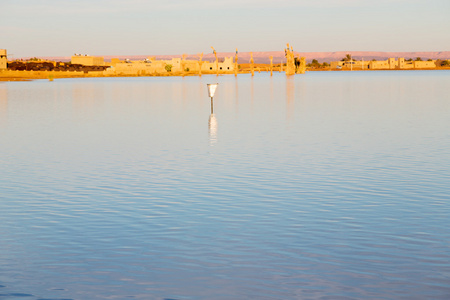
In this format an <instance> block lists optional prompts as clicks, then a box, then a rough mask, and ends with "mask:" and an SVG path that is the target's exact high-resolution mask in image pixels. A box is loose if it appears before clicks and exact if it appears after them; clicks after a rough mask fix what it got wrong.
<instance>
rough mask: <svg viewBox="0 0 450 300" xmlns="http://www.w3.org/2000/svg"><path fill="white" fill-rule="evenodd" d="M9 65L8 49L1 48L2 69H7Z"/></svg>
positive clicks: (0, 61)
mask: <svg viewBox="0 0 450 300" xmlns="http://www.w3.org/2000/svg"><path fill="white" fill-rule="evenodd" d="M7 65H8V59H7V57H6V49H0V70H6V68H7Z"/></svg>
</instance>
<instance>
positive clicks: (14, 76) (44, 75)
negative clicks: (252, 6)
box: [0, 67, 450, 82]
mask: <svg viewBox="0 0 450 300" xmlns="http://www.w3.org/2000/svg"><path fill="white" fill-rule="evenodd" d="M274 69H275V68H274ZM276 69H277V70H273V72H274V73H284V72H285V71H281V72H280V70H279V67H276ZM433 70H450V67H448V68H445V67H444V68H442V67H441V68H434V69H376V70H365V69H364V70H361V69H356V70H355V69H354V70H350V69H347V68H345V69H341V70H330V69H309V70H307V71H308V72H361V71H364V72H366V71H433ZM261 72H267V73H269V72H270V70H268V68H264V69H263V68H255V69H254V73H261ZM251 73H252V72H251V70H249V69H244V70H241V71H240V72H238V73H237V74H251ZM201 75H235V74H234V72H222V73H215V72H208V73H202V74H201ZM201 75H199V74H198V73H194V72H186V73H182V72H177V73H154V74H105V73H104V72H103V71H93V72H78V71H67V72H63V71H12V70H3V71H0V82H2V81H31V80H35V79H47V80H49V81H53V80H54V79H63V78H92V77H95V78H103V77H104V78H108V77H122V78H123V77H172V76H177V77H184V76H201Z"/></svg>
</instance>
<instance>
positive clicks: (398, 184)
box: [0, 71, 450, 300]
mask: <svg viewBox="0 0 450 300" xmlns="http://www.w3.org/2000/svg"><path fill="white" fill-rule="evenodd" d="M449 79H450V72H447V71H437V72H434V71H423V72H422V71H418V72H416V71H404V72H403V71H395V72H384V71H379V72H378V71H377V72H310V73H308V74H307V75H305V76H292V77H289V78H287V77H286V76H285V75H284V73H274V74H273V77H270V74H269V73H267V74H266V73H261V74H259V73H258V74H256V75H255V76H254V77H251V75H248V76H247V74H240V75H239V76H238V79H237V80H236V78H235V77H234V76H219V77H215V75H212V76H208V75H204V76H202V77H201V78H199V77H190V76H186V77H184V78H182V77H166V78H163V77H161V78H157V77H148V78H145V77H139V78H83V79H64V80H55V81H53V82H51V83H50V82H48V80H46V81H45V80H36V81H31V82H20V83H18V82H14V83H2V84H1V85H0V96H1V99H5V98H6V97H4V96H5V95H6V96H7V102H6V101H4V100H2V101H3V102H1V103H3V104H1V106H0V116H4V115H5V114H6V113H7V115H8V117H9V118H8V126H3V127H2V128H1V130H0V145H1V146H0V253H1V255H0V270H1V272H0V298H5V299H10V298H11V299H15V298H20V297H25V296H26V297H27V299H30V300H37V299H93V300H97V299H129V298H134V299H400V298H404V299H446V298H448V295H449V294H450V284H449V280H448V278H449V276H450V253H449V249H450V230H449V229H448V226H446V224H448V216H449V215H450V201H449V197H448V195H449V194H450V186H449V184H448V182H449V181H450V177H449V172H448V170H449V169H450V152H449V149H450V139H449V138H448V130H447V129H448V128H450V118H449V117H448V111H449V109H450V106H449V105H450V100H449V96H448V82H449ZM212 80H217V81H218V82H219V84H220V87H221V88H220V89H218V91H217V93H216V95H215V99H214V100H215V103H214V104H215V105H216V107H215V111H216V113H217V114H218V115H217V116H216V115H215V114H211V115H210V114H209V112H210V99H209V98H208V97H207V93H206V92H205V86H206V83H208V82H211V81H212ZM324 87H326V88H324ZM5 91H6V92H5ZM272 95H273V96H272ZM238 97H239V101H237V98H238ZM294 104H295V105H294ZM206 118H209V120H208V134H206ZM217 118H220V141H218V135H219V132H218V120H217ZM211 146H214V148H212V147H211Z"/></svg>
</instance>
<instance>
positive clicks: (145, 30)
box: [0, 0, 450, 57]
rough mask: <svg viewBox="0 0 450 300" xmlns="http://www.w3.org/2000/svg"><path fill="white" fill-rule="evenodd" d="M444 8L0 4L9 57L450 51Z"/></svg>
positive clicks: (173, 1)
mask: <svg viewBox="0 0 450 300" xmlns="http://www.w3.org/2000/svg"><path fill="white" fill-rule="evenodd" d="M449 13H450V1H449V0H428V1H425V0H423V1H419V0H390V1H388V0H370V1H369V0H341V1H339V0H335V1H332V0H308V1H306V0H296V1H293V0H292V1H291V0H285V1H269V0H259V1H256V0H244V1H239V0H228V1H222V0H208V1H207V0H193V1H189V0H166V1H145V0H127V1H124V0H65V1H62V0H0V30H1V32H0V48H6V49H7V50H8V52H9V53H12V54H14V57H24V56H70V55H72V54H73V53H75V52H77V53H88V54H91V55H151V54H152V55H157V54H181V53H189V54H195V53H199V52H205V53H209V52H210V50H211V49H210V46H214V47H215V48H216V50H217V51H218V52H233V51H234V49H235V48H236V47H237V48H239V51H241V52H245V51H277V50H278V51H279V50H282V49H283V47H284V46H285V44H286V43H287V42H289V43H291V44H292V45H293V46H294V50H296V51H301V52H315V51H320V52H322V51H449V50H450V17H449Z"/></svg>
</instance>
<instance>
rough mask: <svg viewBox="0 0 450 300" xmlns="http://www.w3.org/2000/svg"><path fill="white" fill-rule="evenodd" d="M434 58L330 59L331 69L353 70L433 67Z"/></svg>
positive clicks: (434, 66)
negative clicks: (426, 59)
mask: <svg viewBox="0 0 450 300" xmlns="http://www.w3.org/2000/svg"><path fill="white" fill-rule="evenodd" d="M435 62H436V61H435V60H431V61H412V60H411V61H406V60H405V59H404V58H399V59H398V60H395V58H392V57H391V58H389V59H387V60H380V61H355V60H354V61H332V62H331V69H353V70H361V69H362V70H406V69H434V68H436V64H435Z"/></svg>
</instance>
